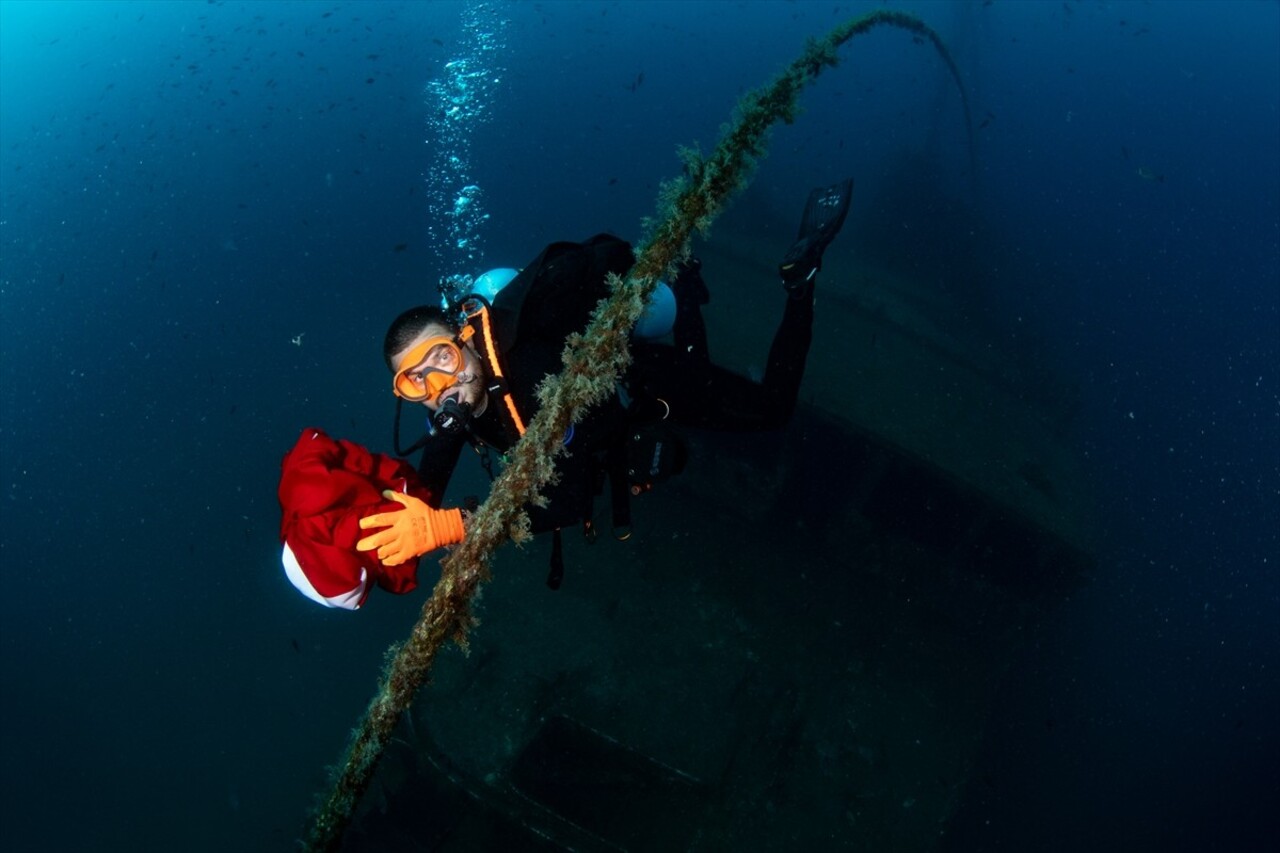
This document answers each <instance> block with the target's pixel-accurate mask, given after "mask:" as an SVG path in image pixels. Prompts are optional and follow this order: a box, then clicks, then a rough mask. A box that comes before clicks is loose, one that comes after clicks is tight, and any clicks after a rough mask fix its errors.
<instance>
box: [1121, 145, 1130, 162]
mask: <svg viewBox="0 0 1280 853" xmlns="http://www.w3.org/2000/svg"><path fill="white" fill-rule="evenodd" d="M1120 153H1121V154H1123V155H1124V159H1126V160H1128V159H1129V149H1128V148H1125V147H1124V146H1123V145H1121V146H1120Z"/></svg>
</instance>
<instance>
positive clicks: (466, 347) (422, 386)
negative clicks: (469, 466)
mask: <svg viewBox="0 0 1280 853" xmlns="http://www.w3.org/2000/svg"><path fill="white" fill-rule="evenodd" d="M470 332H471V328H470V327H469V326H462V327H461V328H458V327H455V326H454V325H453V324H452V323H450V322H449V319H448V316H447V315H446V314H445V312H444V311H442V310H441V309H440V308H437V307H435V306H431V305H420V306H418V307H416V308H410V309H409V310H408V311H405V312H404V313H402V314H401V315H400V316H398V317H396V318H395V320H393V321H392V322H391V326H390V328H388V329H387V334H386V337H385V338H384V339H383V342H382V356H383V359H384V360H385V361H386V363H387V369H388V370H390V371H391V373H392V375H393V378H392V390H393V392H394V393H395V394H396V396H398V397H400V398H401V399H403V400H405V401H406V402H410V403H422V404H423V405H424V406H426V407H427V408H428V409H430V410H431V412H432V413H435V412H438V411H440V410H441V408H443V407H454V406H466V407H468V408H469V410H470V412H471V413H472V414H473V415H480V414H482V413H483V412H484V410H485V407H486V406H487V405H488V395H487V394H486V392H485V382H484V367H483V365H482V363H481V361H480V356H479V354H478V353H477V352H476V349H475V345H474V344H473V343H472V342H471V341H470Z"/></svg>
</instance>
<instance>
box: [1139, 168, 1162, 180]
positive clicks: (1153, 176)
mask: <svg viewBox="0 0 1280 853" xmlns="http://www.w3.org/2000/svg"><path fill="white" fill-rule="evenodd" d="M1138 177H1139V178H1142V180H1144V181H1153V182H1155V183H1157V184H1163V183H1164V175H1160V174H1157V173H1155V172H1153V171H1151V170H1150V169H1148V168H1147V167H1146V166H1139V167H1138Z"/></svg>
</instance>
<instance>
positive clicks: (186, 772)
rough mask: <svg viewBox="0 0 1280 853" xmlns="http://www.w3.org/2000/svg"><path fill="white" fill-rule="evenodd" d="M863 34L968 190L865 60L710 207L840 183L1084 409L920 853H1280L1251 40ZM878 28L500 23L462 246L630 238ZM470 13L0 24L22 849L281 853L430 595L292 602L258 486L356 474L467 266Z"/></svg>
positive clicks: (1263, 15) (1277, 340)
mask: <svg viewBox="0 0 1280 853" xmlns="http://www.w3.org/2000/svg"><path fill="white" fill-rule="evenodd" d="M894 7H895V8H900V9H903V10H907V11H912V12H915V13H917V14H919V15H921V16H922V17H923V18H924V19H925V20H926V21H927V22H928V23H929V24H931V25H932V26H933V27H935V28H936V29H937V30H938V31H939V33H940V34H941V35H942V37H943V38H944V39H945V40H946V41H947V42H948V44H949V45H950V46H951V49H952V52H953V54H954V56H955V58H956V61H957V64H958V66H959V69H960V72H961V74H962V76H963V77H964V81H965V85H966V87H967V88H968V91H969V95H970V98H971V102H972V107H973V119H974V123H975V126H976V125H981V127H977V128H976V151H975V154H976V163H977V172H976V174H975V173H974V172H973V171H972V170H971V169H970V159H969V149H968V147H967V141H966V136H965V133H964V129H963V121H962V114H961V111H960V107H959V102H958V99H957V97H956V94H955V90H954V87H953V85H952V83H951V81H950V80H949V78H948V77H947V75H946V73H945V69H944V68H943V66H942V65H941V64H940V63H939V62H938V60H937V58H936V56H934V55H933V54H932V52H931V51H930V50H929V48H928V47H927V46H926V45H916V44H913V43H912V41H911V39H910V37H909V36H908V35H906V34H903V33H897V32H878V33H875V34H873V35H870V36H867V37H865V38H862V39H859V40H855V42H853V43H852V44H851V45H850V46H849V47H847V48H846V50H845V52H844V54H843V55H844V56H845V61H844V62H843V63H842V64H841V66H840V67H839V68H837V69H835V70H833V71H830V72H828V73H827V74H826V75H824V77H823V78H822V79H821V80H820V81H819V83H818V84H817V86H816V87H815V88H814V89H813V90H812V91H811V92H809V93H807V94H806V95H805V97H804V102H803V103H804V106H805V109H806V112H805V113H804V115H803V116H802V117H801V118H800V120H799V121H798V122H797V123H796V124H795V125H793V126H790V127H786V128H782V129H781V130H779V131H778V132H777V133H776V134H775V135H774V138H773V146H772V151H771V155H770V157H769V159H768V160H766V161H765V162H764V163H763V164H762V166H761V168H760V170H759V172H758V174H757V178H756V182H755V183H754V184H753V186H752V188H751V189H750V190H748V192H747V193H746V194H745V195H744V196H743V198H742V200H741V202H740V204H741V205H742V206H743V209H745V210H749V211H769V210H772V209H774V208H775V207H776V208H777V209H779V210H783V209H785V210H786V213H785V214H781V213H780V214H779V217H781V218H786V219H789V218H790V217H791V216H792V215H793V210H792V208H794V206H795V199H796V198H797V197H798V196H799V195H801V194H802V193H803V190H804V188H807V187H809V186H815V185H818V184H820V183H828V182H832V181H835V180H837V179H839V178H842V177H844V176H846V175H848V174H853V175H854V176H855V177H856V179H857V180H858V187H859V190H858V199H860V200H861V199H875V200H877V201H876V202H874V203H871V202H867V203H866V206H864V207H862V208H859V205H858V203H857V202H855V208H854V212H853V213H852V214H851V216H850V220H849V224H848V225H847V226H846V228H847V229H848V230H849V232H850V233H851V234H854V235H855V239H857V240H859V246H860V247H861V250H862V251H865V252H867V253H869V254H872V255H875V256H876V257H877V259H878V260H880V261H884V260H886V259H889V260H896V261H898V262H902V261H903V260H904V259H913V261H912V262H913V263H916V264H918V265H919V267H920V270H921V271H922V273H925V274H927V273H928V272H929V271H930V270H933V269H936V270H954V269H955V268H956V267H957V266H960V265H962V264H963V265H967V266H965V269H966V270H967V272H966V277H965V278H964V281H963V282H962V284H964V285H966V286H971V287H972V294H971V295H972V297H973V299H974V300H975V304H976V303H978V302H980V304H981V306H982V311H983V313H984V318H985V319H984V321H985V322H989V323H991V324H992V327H993V328H995V329H997V330H998V335H999V336H1000V338H1001V342H1002V344H1003V345H1005V346H1007V347H1008V348H1009V349H1010V351H1013V352H1023V353H1027V354H1034V356H1035V357H1036V358H1040V359H1043V360H1045V361H1046V362H1047V363H1049V364H1052V365H1053V366H1054V367H1055V368H1056V369H1057V370H1058V371H1060V372H1061V373H1063V374H1065V375H1066V376H1068V377H1070V378H1072V379H1073V380H1074V381H1075V382H1077V383H1078V384H1079V386H1080V388H1081V394H1082V404H1081V414H1080V422H1079V431H1080V433H1081V453H1082V454H1083V455H1084V457H1085V462H1086V465H1087V468H1088V471H1089V474H1090V477H1091V478H1092V480H1093V481H1094V483H1095V484H1096V494H1097V501H1098V507H1097V513H1096V514H1097V517H1098V518H1099V531H1098V534H1099V540H1100V544H1099V548H1098V554H1099V565H1098V569H1097V572H1096V577H1095V578H1094V579H1093V581H1092V583H1090V584H1089V585H1088V586H1087V587H1085V588H1084V589H1083V590H1082V591H1081V592H1080V593H1078V594H1077V595H1075V596H1073V597H1072V598H1071V599H1070V600H1069V601H1068V602H1066V603H1065V604H1064V605H1063V606H1062V607H1061V608H1059V609H1058V610H1056V611H1055V612H1054V614H1053V616H1052V618H1051V619H1050V620H1049V622H1048V624H1046V625H1043V626H1041V629H1040V630H1039V631H1038V633H1037V635H1036V636H1035V637H1034V638H1033V640H1032V641H1031V642H1029V643H1028V645H1027V648H1026V649H1025V650H1023V651H1022V652H1021V654H1020V656H1019V659H1018V662H1017V663H1016V665H1015V666H1014V668H1013V671H1012V672H1011V673H1010V676H1009V678H1008V679H1007V681H1006V683H1005V685H1004V687H1003V689H1002V692H1001V695H1000V697H999V701H998V702H997V704H996V706H995V708H994V712H993V717H992V720H991V722H990V724H989V729H988V732H987V736H986V744H985V747H984V750H983V754H982V756H981V758H980V760H979V762H978V765H979V766H977V767H976V768H975V770H974V782H973V784H972V785H971V786H970V789H969V792H968V795H967V796H966V799H965V801H964V802H963V803H962V804H961V806H960V809H959V811H958V813H957V815H956V817H955V819H954V820H953V822H952V825H951V826H949V827H948V831H947V838H948V840H947V841H946V842H944V843H945V844H947V845H949V849H955V850H1029V849H1041V850H1079V849H1094V850H1152V851H1154V850H1184V849H1185V850H1263V849H1274V845H1275V843H1276V841H1277V838H1278V837H1280V817H1277V811H1276V809H1275V804H1276V803H1277V802H1280V729H1278V727H1277V723H1276V720H1277V719H1280V154H1278V153H1277V152H1280V5H1277V4H1276V3H1274V2H1265V3H1263V2H1256V3H1255V2H1250V3H1179V4H1130V3H1111V4H1104V3H1084V2H1067V3H1062V2H1049V3H1030V2H1028V3H1013V2H1001V1H1000V0H997V2H993V3H989V4H983V3H936V4H926V3H914V4H894ZM870 8H872V7H871V6H869V5H864V4H850V3H840V4H837V3H831V2H828V3H771V2H760V3H710V2H708V3H688V4H676V3H645V4H641V3H552V2H544V3H540V4H538V3H529V4H519V5H513V6H499V7H498V9H499V14H500V16H502V17H504V18H505V19H506V20H507V24H506V26H505V28H504V30H503V33H504V41H503V46H502V47H501V50H499V51H495V52H493V53H491V54H489V57H490V59H491V60H492V61H493V62H494V68H495V71H496V73H495V76H494V80H493V86H492V92H491V100H490V101H489V102H488V106H487V109H488V116H489V120H488V121H487V122H477V123H476V124H475V127H474V132H473V133H472V134H471V135H470V136H469V138H468V140H467V152H468V156H469V158H470V159H469V161H468V163H467V167H468V168H467V174H468V176H469V177H470V179H472V180H474V181H475V183H476V184H477V185H479V186H480V187H482V188H483V190H484V196H483V204H484V207H485V209H486V210H487V211H488V213H489V214H490V219H489V220H487V221H486V223H485V225H484V226H483V227H482V228H480V229H479V230H478V232H477V234H476V235H475V236H476V240H477V243H476V244H474V245H473V246H471V247H470V248H471V251H473V252H476V253H478V254H477V257H478V258H480V259H481V260H482V262H483V264H484V265H488V266H498V265H518V264H520V263H523V262H524V261H525V260H527V259H528V258H530V257H532V256H533V255H534V254H535V253H536V251H537V250H538V249H539V248H540V247H541V246H542V245H543V244H545V243H547V242H549V241H551V240H556V239H581V238H583V237H585V236H587V235H589V234H591V233H594V232H596V231H600V230H612V231H614V232H616V233H619V234H623V235H627V236H630V237H638V235H639V234H640V221H641V219H642V217H644V216H646V215H649V214H650V213H652V211H653V209H654V197H655V195H656V192H657V189H658V184H659V181H661V180H662V179H664V178H667V177H670V176H672V175H673V174H676V173H677V172H678V170H679V164H678V161H677V160H676V158H675V156H674V151H675V147H676V146H677V145H679V144H690V143H692V142H693V141H695V140H698V141H701V143H702V145H703V148H704V150H706V149H708V148H709V147H710V146H711V144H713V142H714V140H715V138H716V136H717V133H718V128H719V126H720V124H721V123H722V122H723V121H726V120H727V119H728V117H729V114H730V110H731V108H732V105H733V104H734V102H735V101H736V99H737V98H738V97H739V95H740V94H741V93H742V92H743V91H744V90H745V89H746V88H750V87H753V86H756V85H760V84H762V83H763V82H765V81H766V80H767V79H768V78H769V76H770V75H771V74H772V73H773V72H774V71H776V70H777V69H778V68H779V67H780V66H781V65H782V64H783V63H785V62H787V61H789V60H790V59H791V58H793V57H794V56H795V54H796V53H797V52H798V51H799V50H800V49H801V47H802V46H803V44H804V40H805V39H806V38H807V37H810V36H817V35H820V34H823V33H824V32H826V30H827V29H829V28H830V27H831V26H833V25H834V24H835V23H836V22H838V21H840V20H842V19H844V18H846V17H849V16H852V15H854V14H858V13H861V12H863V11H866V10H868V9H870ZM463 12H464V6H463V5H462V4H454V3H441V4H430V5H427V4H404V3H380V2H366V3H233V2H218V3H194V2H193V3H118V2H101V3H91V4H74V5H71V4H39V3H19V2H12V0H5V2H3V3H0V323H2V324H3V325H2V326H0V377H2V380H0V388H2V389H3V390H2V392H0V393H2V400H3V403H2V406H0V459H2V460H3V477H4V481H3V486H4V491H5V494H4V499H3V503H2V506H3V514H2V515H0V564H2V565H3V575H2V576H3V579H4V582H3V583H4V590H5V597H6V599H7V601H8V605H9V606H8V608H7V614H6V616H5V618H4V619H3V620H2V623H0V624H2V625H3V627H2V628H0V631H2V633H0V637H2V638H3V651H2V657H0V660H2V661H3V682H2V683H3V691H2V692H0V708H2V709H3V715H2V716H0V723H2V724H3V725H2V726H0V731H2V732H3V734H0V744H2V747H0V748H2V750H3V751H2V753H0V768H2V770H0V780H2V785H3V788H2V789H0V802H2V803H3V805H2V806H0V816H2V820H3V824H4V827H5V829H4V835H5V839H6V842H7V846H8V848H9V849H22V850H37V849H40V850H46V849H208V850H221V849H241V850H269V849H284V848H285V847H287V845H288V844H289V841H290V839H292V838H293V837H294V836H295V835H296V834H297V833H298V832H299V828H300V826H301V821H302V815H303V812H304V810H305V807H306V805H307V803H308V798H309V797H310V796H311V795H312V794H313V793H315V792H316V791H318V790H320V788H321V786H322V785H323V782H324V765H325V763H327V762H329V761H332V760H333V759H334V758H335V757H336V756H337V755H338V754H339V750H340V748H341V746H342V742H343V738H344V737H345V733H346V731H347V730H348V728H349V727H350V726H351V725H352V724H353V722H354V720H355V719H356V716H357V714H358V712H359V710H360V709H361V707H362V706H363V704H364V702H365V701H366V699H367V696H368V695H369V693H370V692H371V691H372V688H373V684H374V678H375V674H376V669H377V664H376V662H377V660H378V659H379V655H380V653H381V650H382V649H383V648H385V646H386V645H388V644H389V643H390V642H391V641H393V640H395V639H397V638H398V637H399V636H401V635H402V634H403V633H404V631H405V629H406V627H407V625H408V624H409V623H410V622H411V621H412V618H413V614H414V613H415V612H416V610H417V606H418V604H419V602H420V598H418V597H417V596H410V597H407V598H405V599H393V598H391V597H390V596H385V595H384V596H382V597H381V598H380V599H379V600H378V601H377V607H376V608H375V610H374V611H366V612H363V613H361V614H357V615H350V614H342V613H332V612H322V611H320V610H318V609H317V608H315V607H314V605H312V604H310V603H308V602H306V601H304V600H303V599H302V598H301V597H300V596H298V595H297V594H296V593H295V592H294V591H293V590H292V589H290V588H289V587H288V585H287V584H286V583H285V582H284V581H283V578H282V577H281V576H280V573H279V569H278V563H277V559H278V553H277V545H276V538H275V536H276V531H275V527H276V525H277V524H278V508H277V505H276V503H275V491H274V490H275V481H276V477H277V474H278V463H279V459H280V456H281V455H282V454H283V452H284V451H285V450H286V449H287V448H288V447H289V445H290V444H291V443H292V441H293V439H294V437H295V436H296V434H297V431H298V430H299V429H300V428H301V427H303V426H305V425H309V424H314V425H319V426H323V427H325V428H327V429H329V430H330V431H331V432H334V433H336V434H340V435H344V436H346V437H349V438H352V439H354V440H357V441H361V442H364V443H367V444H370V445H371V446H374V447H376V448H379V449H386V448H387V444H388V436H387V432H388V430H387V426H388V423H387V422H388V420H389V404H388V402H387V400H388V399H389V397H388V395H387V394H386V393H385V392H386V388H385V385H386V376H385V372H384V369H383V367H382V365H381V363H380V358H379V353H378V349H379V345H380V339H381V335H382V333H383V331H384V329H385V325H386V323H387V320H388V319H389V318H390V317H392V316H394V314H395V313H396V312H398V311H399V310H400V309H401V308H403V307H405V306H406V305H408V304H412V303H415V302H421V301H424V299H425V298H429V297H430V296H431V293H432V284H433V283H434V281H435V280H436V278H437V277H438V276H440V275H441V274H444V273H446V272H456V271H459V270H458V269H456V268H454V269H447V268H446V267H448V266H449V265H450V264H455V265H456V264H457V263H458V260H457V257H458V255H457V251H456V246H453V247H451V246H450V245H448V244H446V243H444V242H442V241H441V240H439V239H436V238H434V237H433V236H432V233H431V232H430V231H429V226H430V222H431V219H432V217H433V216H437V217H438V214H439V211H438V210H437V209H436V208H435V207H434V206H433V205H434V204H435V203H434V202H433V201H432V197H431V195H430V185H429V184H430V174H429V172H430V169H431V168H432V164H433V162H436V160H435V158H437V157H438V156H439V154H440V147H441V143H440V140H439V138H438V136H437V135H436V131H434V130H433V127H436V125H435V124H433V121H434V120H435V119H437V118H438V112H439V110H440V107H439V104H438V103H436V102H434V101H433V100H432V99H431V98H430V97H429V96H428V93H427V92H426V89H425V87H426V86H427V83H428V81H430V80H433V79H440V78H441V75H442V74H444V73H445V72H444V65H445V63H446V62H448V61H449V60H450V58H451V57H454V56H456V55H457V51H458V50H459V49H460V47H459V46H460V45H461V44H463V43H464V42H465V37H466V32H465V31H464V30H463V27H462V24H461V23H460V22H461V21H462V20H463ZM499 72H500V73H499ZM641 75H642V76H641ZM904 164H905V165H904ZM913 164H915V165H913ZM939 199H963V204H962V205H959V206H952V207H946V208H944V207H939V205H938V200H939ZM957 209H959V210H962V211H963V215H961V216H958V217H957V215H956V214H955V212H954V211H955V210H957ZM762 215H763V214H762ZM948 217H951V218H948ZM781 218H780V219H779V221H781ZM787 227H790V226H789V225H788V226H787ZM859 235H860V236H859ZM921 235H924V236H921ZM975 245H976V246H978V248H977V249H976V250H975V249H974V246H975ZM461 271H463V272H471V273H475V272H479V271H480V270H479V268H476V269H464V270H461ZM939 277H940V278H941V277H942V276H941V275H940V276H939ZM947 286H952V287H954V286H956V282H955V281H954V277H953V278H952V280H951V281H950V283H949V284H948V285H947ZM299 336H300V337H299ZM295 338H297V339H298V341H299V343H300V345H295V343H294V339H295ZM814 357H815V358H820V357H821V354H820V353H815V356H814Z"/></svg>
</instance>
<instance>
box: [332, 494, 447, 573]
mask: <svg viewBox="0 0 1280 853" xmlns="http://www.w3.org/2000/svg"><path fill="white" fill-rule="evenodd" d="M382 496H383V497H384V498H386V499H387V500H389V501H395V502H396V503H398V504H403V505H404V509H402V510H400V511H399V512H382V513H378V514H377V515H366V516H365V517H364V518H362V519H360V529H361V530H368V529H369V528H371V527H385V528H387V529H386V530H381V531H379V532H377V533H374V534H372V535H370V536H366V537H364V538H363V539H361V540H360V541H359V542H357V543H356V550H357V551H372V550H374V549H375V548H376V549H377V550H378V559H379V560H381V561H382V564H383V565H384V566H398V565H400V564H401V563H405V562H408V561H409V560H412V559H413V558H414V557H421V556H422V555H423V554H425V553H427V552H428V551H434V550H435V549H437V548H440V547H443V546H445V545H455V544H457V543H458V542H461V541H462V537H463V535H464V534H463V530H462V510H460V509H432V508H431V507H429V506H427V505H426V503H425V502H423V501H421V500H418V499H417V498H415V497H414V496H413V495H406V494H404V493H402V492H393V491H390V490H388V491H385V492H383V493H382Z"/></svg>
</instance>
